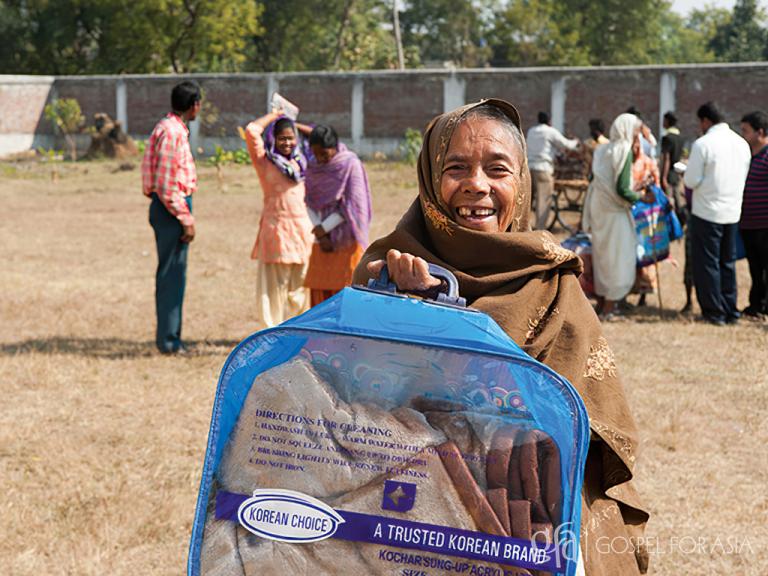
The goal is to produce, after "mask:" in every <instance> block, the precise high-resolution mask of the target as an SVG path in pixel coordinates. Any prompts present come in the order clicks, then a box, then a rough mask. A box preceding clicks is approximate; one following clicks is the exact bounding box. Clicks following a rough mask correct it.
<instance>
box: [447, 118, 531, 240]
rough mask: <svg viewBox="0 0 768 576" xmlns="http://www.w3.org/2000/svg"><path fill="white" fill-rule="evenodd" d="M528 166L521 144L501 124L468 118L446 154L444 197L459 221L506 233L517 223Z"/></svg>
mask: <svg viewBox="0 0 768 576" xmlns="http://www.w3.org/2000/svg"><path fill="white" fill-rule="evenodd" d="M522 164H523V151H522V150H521V149H520V145H519V144H518V142H517V141H516V139H515V138H514V136H513V135H512V134H511V132H510V131H509V129H507V128H506V127H505V126H503V125H502V124H501V123H500V122H498V121H497V120H492V119H490V118H470V119H468V120H465V121H463V122H461V123H460V124H459V126H458V127H457V128H456V131H455V132H454V133H453V137H452V138H451V143H450V144H449V146H448V151H447V152H446V155H445V164H444V165H443V174H442V179H441V181H440V197H441V198H442V199H443V202H445V204H446V205H447V206H448V207H449V209H450V211H451V215H452V216H453V219H454V220H455V221H456V222H457V223H458V224H459V225H461V226H464V227H465V228H472V229H474V230H479V231H481V232H503V231H504V230H506V229H507V228H508V227H509V224H510V223H511V222H512V217H513V210H514V200H515V197H516V196H517V193H518V190H519V189H520V186H522V182H521V179H520V170H521V167H522Z"/></svg>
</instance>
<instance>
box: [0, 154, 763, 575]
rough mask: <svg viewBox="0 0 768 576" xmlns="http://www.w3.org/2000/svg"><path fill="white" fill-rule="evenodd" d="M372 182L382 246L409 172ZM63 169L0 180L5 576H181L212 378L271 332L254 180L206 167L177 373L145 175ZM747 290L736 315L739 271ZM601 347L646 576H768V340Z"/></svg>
mask: <svg viewBox="0 0 768 576" xmlns="http://www.w3.org/2000/svg"><path fill="white" fill-rule="evenodd" d="M368 168H369V172H370V176H371V182H372V187H373V190H374V194H375V198H374V200H375V222H374V227H373V236H374V237H376V236H379V235H381V234H382V233H384V232H385V231H387V230H389V229H390V228H391V227H392V226H393V224H394V223H395V222H396V220H397V218H398V217H399V215H400V214H402V212H403V211H404V209H405V208H406V206H407V205H408V203H409V202H410V200H411V198H412V197H413V196H414V194H415V174H414V170H413V169H411V168H408V167H404V166H401V165H392V164H370V165H369V167H368ZM61 171H62V178H61V181H60V182H59V183H58V184H56V185H54V184H53V183H52V182H51V180H50V177H49V172H48V167H47V166H45V165H41V164H36V163H19V164H10V163H5V164H0V215H1V218H0V251H1V252H0V394H1V395H2V399H3V402H2V406H3V408H2V411H0V493H1V494H2V498H0V517H1V518H2V521H1V522H0V526H1V527H0V573H1V574H8V575H13V576H17V575H18V576H23V575H34V576H41V575H63V574H68V575H104V574H111V575H122V574H126V575H127V574H131V575H135V574H142V575H178V574H182V573H183V572H184V571H185V562H186V553H187V545H188V540H189V534H190V528H191V523H192V517H193V513H194V506H195V499H196V494H197V488H198V482H199V475H200V470H201V466H202V459H203V454H204V449H205V443H206V438H207V433H208V424H209V418H210V411H211V404H212V399H213V394H214V390H215V385H216V381H217V378H218V371H219V369H220V368H221V366H222V363H223V362H224V359H225V358H226V355H227V353H228V352H229V351H230V349H231V348H232V347H233V346H234V345H235V344H236V343H237V342H238V341H239V340H240V339H242V338H243V337H245V336H247V335H248V334H249V333H251V332H253V331H255V330H257V329H258V328H259V326H258V325H257V323H256V322H255V320H254V315H255V306H254V284H255V264H254V263H253V262H252V261H250V260H249V254H250V250H251V246H252V243H253V241H254V238H255V235H256V227H257V224H258V219H259V209H260V194H259V190H258V184H257V180H256V178H255V173H253V171H252V170H251V169H250V168H248V167H231V168H227V169H226V171H225V177H226V181H225V185H226V189H224V190H220V189H219V187H218V184H217V182H216V178H215V173H214V171H213V170H212V169H210V168H207V167H206V168H203V169H202V170H201V186H200V192H199V194H198V195H197V196H196V197H195V212H196V214H197V218H198V238H197V239H196V240H195V242H194V244H193V246H192V249H191V253H190V264H189V279H188V285H187V300H186V303H185V310H184V313H185V314H184V316H185V325H184V336H185V338H186V339H187V340H188V341H189V342H190V343H191V345H192V347H193V350H194V354H193V355H192V356H191V357H189V358H172V357H164V356H159V355H157V354H155V353H154V347H153V343H152V340H153V331H154V305H153V282H154V267H155V253H154V244H153V237H152V230H151V228H150V227H149V224H148V222H147V201H146V200H145V199H144V198H143V196H142V195H141V192H140V184H139V179H140V175H139V171H138V170H133V171H127V172H123V171H118V170H117V164H115V163H113V162H93V163H78V164H76V165H64V166H62V168H61ZM676 250H677V252H676V254H678V256H679V247H677V248H676ZM681 278H682V271H681V270H680V269H679V268H678V269H675V268H674V267H672V266H670V265H665V266H664V268H663V276H662V287H663V289H664V296H665V305H666V306H667V307H670V308H675V309H679V308H680V307H681V306H682V303H683V291H682V280H681ZM739 282H740V300H741V303H742V304H743V302H744V299H745V296H746V290H747V288H748V286H749V279H748V275H747V272H746V267H745V263H744V262H740V263H739ZM649 303H650V304H651V305H652V306H653V305H655V299H653V298H650V299H649ZM606 332H607V336H608V338H609V341H610V342H611V343H612V346H613V348H614V350H615V352H616V355H617V357H618V361H619V366H620V369H621V371H622V374H623V378H624V382H625V386H626V388H627V393H628V395H629V399H630V402H631V405H632V407H633V410H634V413H635V415H636V418H637V421H638V424H639V426H640V428H641V430H642V435H643V441H644V450H643V453H642V455H641V460H640V464H639V467H638V477H639V487H640V489H641V492H642V494H643V496H644V498H645V500H646V502H647V503H648V505H649V507H650V509H651V510H652V513H653V517H652V520H651V522H650V524H649V528H648V538H649V540H648V544H649V546H650V548H651V552H652V573H654V574H658V575H669V576H672V575H686V576H704V575H713V574H717V575H720V574H722V575H728V576H758V575H759V576H764V575H765V574H768V527H767V524H768V522H766V520H768V497H767V496H766V493H767V492H768V490H767V489H766V478H768V449H767V448H766V444H767V443H768V329H767V328H766V326H763V325H755V324H748V323H741V324H740V325H738V326H733V327H725V328H716V327H712V326H709V325H705V324H700V323H695V322H692V321H691V320H689V319H685V318H681V317H677V316H674V315H673V316H672V317H669V318H666V319H664V320H660V319H659V318H658V316H657V314H656V313H655V309H654V308H653V307H651V308H650V309H649V310H647V311H645V312H643V313H639V314H636V315H634V316H633V317H631V318H630V319H628V320H624V321H622V322H617V323H611V324H608V325H607V326H606ZM616 576H621V575H616Z"/></svg>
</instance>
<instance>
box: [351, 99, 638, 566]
mask: <svg viewBox="0 0 768 576" xmlns="http://www.w3.org/2000/svg"><path fill="white" fill-rule="evenodd" d="M484 103H485V104H490V105H493V106H496V107H497V108H499V109H501V110H502V111H504V112H505V113H506V114H507V115H508V116H509V117H510V118H511V119H512V120H513V121H514V122H515V124H516V125H517V126H518V127H520V118H519V115H518V113H517V110H515V108H514V107H513V106H512V105H511V104H509V103H507V102H504V101H501V100H486V101H484ZM480 104H481V103H477V104H471V105H467V106H464V107H462V108H459V109H457V110H455V111H453V112H451V113H448V114H444V115H441V116H438V117H437V118H435V119H434V120H433V121H432V122H431V123H430V125H429V126H428V127H427V130H426V132H425V134H424V145H423V147H422V150H421V155H420V157H419V166H418V176H419V198H418V200H417V201H415V202H414V203H413V205H412V206H411V207H410V209H409V210H408V211H407V213H406V214H405V215H404V216H403V218H402V219H401V220H400V222H399V223H398V225H397V227H396V228H395V230H394V232H392V233H391V234H389V235H388V236H386V237H384V238H381V239H380V240H378V241H376V242H375V243H373V244H372V245H371V246H370V247H369V248H368V250H367V251H366V253H365V255H364V257H363V260H362V261H361V263H360V264H359V266H358V267H357V270H356V271H355V278H354V280H355V282H356V283H364V282H366V281H367V280H368V278H369V277H370V273H369V272H368V271H367V269H366V264H368V263H369V262H372V261H374V260H379V259H384V258H385V256H386V253H387V251H388V250H389V249H391V248H394V249H397V250H400V251H401V252H408V253H410V254H414V255H416V256H420V257H422V258H424V259H425V260H427V261H428V262H432V263H435V264H438V265H440V266H443V267H445V268H447V269H448V270H450V271H451V272H453V273H454V274H455V275H456V277H457V278H458V280H459V285H460V289H461V295H462V296H464V297H466V299H467V301H468V302H469V304H470V305H471V306H472V307H473V308H476V309H478V310H482V311H483V312H485V313H487V314H489V315H490V316H491V317H492V318H493V319H494V320H496V322H497V323H498V324H499V325H500V326H501V327H502V328H503V329H504V331H505V332H506V333H507V334H509V336H510V337H511V338H512V339H513V340H514V341H515V342H517V343H518V344H519V345H520V346H521V347H522V348H523V350H525V351H526V352H527V353H528V354H530V355H531V356H533V357H534V358H536V359H537V360H539V361H541V362H543V363H544V364H547V365H548V366H550V367H551V368H552V369H554V370H555V371H557V372H558V373H559V374H561V375H563V376H564V377H566V378H567V379H568V380H569V381H570V382H571V383H572V384H573V385H574V386H575V387H576V389H577V390H578V391H579V393H580V394H581V397H582V398H583V400H584V403H585V404H586V407H587V412H588V413H589V418H590V426H591V429H592V442H591V444H590V450H589V456H588V459H587V469H586V472H585V484H584V490H583V493H582V495H583V505H582V526H581V531H582V552H583V556H584V561H585V567H586V573H587V574H588V575H589V576H603V575H604V576H617V575H621V576H630V575H631V574H638V573H645V572H646V570H647V565H648V554H647V550H646V549H645V547H644V546H641V545H640V542H638V540H642V538H641V537H642V534H643V531H644V529H645V523H646V522H647V520H648V514H647V512H645V511H644V510H643V508H642V505H641V503H640V499H639V497H638V495H637V493H636V491H635V489H634V487H633V483H632V482H631V479H632V470H633V468H634V466H635V459H636V457H637V450H638V434H637V429H636V427H635V423H634V421H633V419H632V415H631V413H630V410H629V406H628V405H627V400H626V398H625V396H624V390H623V388H622V385H621V382H620V380H619V377H618V373H617V369H616V363H615V361H614V355H613V352H612V351H611V349H610V348H609V347H608V343H607V342H606V340H605V338H604V337H603V333H602V330H601V327H600V322H599V320H598V319H597V316H596V315H595V313H594V311H593V310H592V306H591V305H590V303H589V301H588V300H587V299H586V297H585V296H584V293H583V292H582V290H581V287H580V286H579V282H578V278H577V275H578V274H579V273H580V272H581V261H580V260H579V258H578V257H577V256H576V255H575V254H574V253H573V252H570V251H569V250H566V249H564V248H562V247H561V246H560V244H559V243H558V242H557V240H556V239H555V238H554V237H553V236H552V235H551V234H550V233H549V232H533V231H531V230H530V225H529V221H528V220H529V215H530V205H531V183H530V176H529V172H528V166H527V161H526V160H525V150H523V151H522V156H523V158H522V163H521V172H520V174H519V175H518V176H519V178H520V181H521V185H520V191H519V194H518V196H517V198H516V200H515V209H514V211H513V214H512V222H511V223H509V226H508V227H507V230H508V231H507V232H503V233H483V232H477V231H474V230H470V229H467V228H464V227H461V226H459V225H458V224H457V223H456V222H455V221H454V220H453V219H452V216H451V212H450V211H449V209H448V207H447V206H446V205H445V203H444V202H443V201H442V199H441V198H440V194H439V190H440V177H441V175H442V172H443V160H444V158H445V154H446V151H447V149H448V145H449V143H450V141H451V136H452V134H453V131H454V129H455V128H456V125H457V124H458V122H459V120H460V118H461V117H462V116H463V115H464V114H466V113H467V112H468V111H469V110H471V109H472V108H474V107H476V106H478V105H480ZM521 130H522V127H521ZM504 224H507V223H504ZM614 539H616V540H614ZM630 540H631V541H630ZM633 549H634V553H633ZM606 550H608V551H610V550H613V551H612V552H610V553H609V552H607V551H606Z"/></svg>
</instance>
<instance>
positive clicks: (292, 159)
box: [245, 110, 313, 327]
mask: <svg viewBox="0 0 768 576" xmlns="http://www.w3.org/2000/svg"><path fill="white" fill-rule="evenodd" d="M300 130H301V131H303V132H304V133H308V132H311V128H309V127H308V126H304V125H301V124H297V123H295V122H294V121H293V120H291V119H290V118H288V117H286V116H284V115H282V113H281V111H279V110H274V111H272V112H271V113H270V114H267V115H266V116H262V117H261V118H259V119H257V120H254V121H253V122H251V123H250V124H248V126H247V128H246V130H245V140H246V145H247V147H248V152H249V153H250V156H251V162H252V163H253V166H254V168H256V173H257V174H258V176H259V182H260V183H261V189H262V191H263V193H264V207H263V209H262V212H261V221H260V222H259V232H258V235H257V237H256V244H255V245H254V247H253V251H252V252H251V258H252V259H254V260H258V280H257V284H256V296H257V307H258V313H259V317H260V320H261V321H262V322H263V323H264V324H265V325H266V326H267V327H272V326H276V325H277V324H280V323H281V322H283V321H284V320H287V319H289V318H291V317H293V316H296V315H297V314H301V313H302V312H304V311H306V310H307V309H308V308H309V291H308V290H307V289H306V288H305V287H304V277H305V275H306V270H307V263H308V262H309V254H310V251H311V250H312V241H313V236H312V223H311V222H310V220H309V215H308V214H307V208H306V205H305V203H304V172H305V170H306V168H307V154H306V150H305V148H306V146H305V145H304V141H303V137H302V136H301V134H300V132H299V131H300Z"/></svg>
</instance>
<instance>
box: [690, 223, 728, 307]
mask: <svg viewBox="0 0 768 576" xmlns="http://www.w3.org/2000/svg"><path fill="white" fill-rule="evenodd" d="M690 229H691V234H692V238H691V244H692V246H691V252H692V256H693V283H694V286H695V287H696V298H697V299H698V301H699V306H701V312H702V314H703V315H704V317H705V318H707V319H708V320H713V321H723V322H727V321H729V320H735V319H736V318H738V317H739V313H738V311H737V309H736V234H737V233H738V224H736V223H734V224H715V223H714V222H709V221H707V220H704V219H702V218H699V217H698V216H694V215H692V216H691V222H690Z"/></svg>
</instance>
